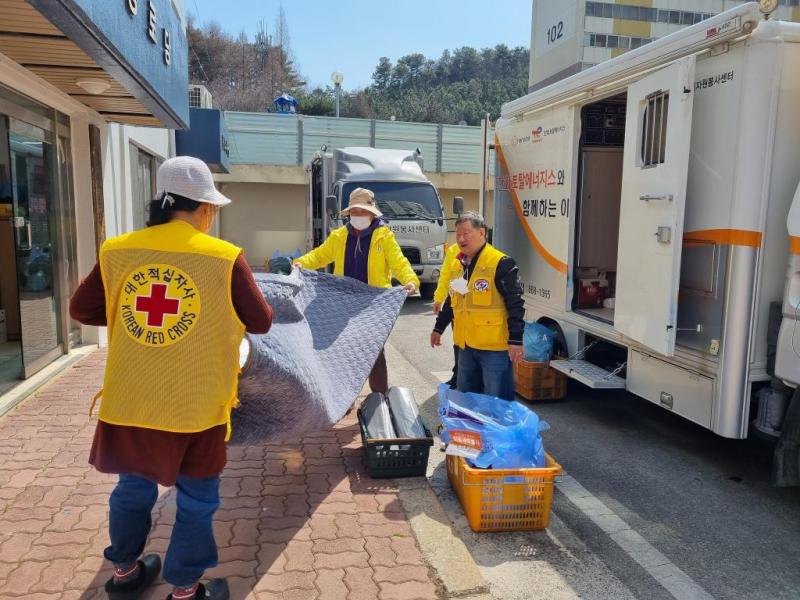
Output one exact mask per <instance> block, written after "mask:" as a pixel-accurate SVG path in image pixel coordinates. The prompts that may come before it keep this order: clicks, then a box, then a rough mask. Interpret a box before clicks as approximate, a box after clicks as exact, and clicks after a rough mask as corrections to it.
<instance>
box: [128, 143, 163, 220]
mask: <svg viewBox="0 0 800 600" xmlns="http://www.w3.org/2000/svg"><path fill="white" fill-rule="evenodd" d="M130 156H131V188H132V189H131V192H132V197H133V227H134V228H135V229H141V228H142V227H144V226H145V223H146V222H147V219H148V209H149V208H150V201H151V200H152V199H153V198H155V196H156V171H158V166H159V165H160V164H161V160H159V159H158V158H156V157H155V156H153V155H152V154H149V153H147V152H145V151H144V150H142V149H141V148H139V147H138V146H136V145H134V144H130Z"/></svg>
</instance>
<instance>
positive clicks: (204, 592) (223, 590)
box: [167, 579, 231, 600]
mask: <svg viewBox="0 0 800 600" xmlns="http://www.w3.org/2000/svg"><path fill="white" fill-rule="evenodd" d="M230 597H231V594H230V592H229V591H228V582H227V581H225V580H224V579H212V580H211V581H209V582H208V583H207V584H205V585H203V584H202V583H201V584H200V585H199V586H197V591H196V592H195V593H194V600H228V599H229V598H230ZM167 600H172V594H170V595H169V596H167Z"/></svg>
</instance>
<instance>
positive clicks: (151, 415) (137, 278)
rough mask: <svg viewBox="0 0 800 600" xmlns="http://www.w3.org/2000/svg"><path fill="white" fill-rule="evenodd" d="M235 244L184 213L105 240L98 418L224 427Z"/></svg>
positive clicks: (238, 332) (232, 377) (232, 388)
mask: <svg viewBox="0 0 800 600" xmlns="http://www.w3.org/2000/svg"><path fill="white" fill-rule="evenodd" d="M240 252H241V250H240V249H239V248H237V247H236V246H233V245H232V244H229V243H228V242H224V241H222V240H219V239H216V238H213V237H211V236H208V235H205V234H203V233H200V232H199V231H197V230H196V229H195V228H194V227H192V226H191V225H189V224H188V223H185V222H183V221H172V222H170V223H167V224H164V225H157V226H154V227H148V228H147V229H143V230H141V231H135V232H133V233H129V234H126V235H122V236H120V237H116V238H113V239H110V240H108V241H107V242H105V243H104V244H103V247H102V249H101V250H100V269H101V271H102V275H103V284H104V286H105V291H106V315H107V318H108V332H109V352H108V361H107V364H106V372H105V382H104V386H103V392H102V394H103V401H102V404H101V405H100V414H99V418H100V420H101V421H104V422H106V423H111V424H114V425H130V426H136V427H145V428H148V429H159V430H162V431H173V432H183V433H189V432H197V431H204V430H206V429H210V428H211V427H215V426H217V425H222V424H224V423H227V424H228V426H229V427H230V411H231V409H232V408H233V406H234V405H235V403H236V396H237V383H238V374H239V345H240V343H241V341H242V337H243V336H244V331H245V327H244V325H243V324H242V322H241V321H240V320H239V318H238V316H237V315H236V311H235V310H234V307H233V301H232V298H231V276H232V272H233V264H234V262H235V261H236V258H237V257H238V256H239V254H240Z"/></svg>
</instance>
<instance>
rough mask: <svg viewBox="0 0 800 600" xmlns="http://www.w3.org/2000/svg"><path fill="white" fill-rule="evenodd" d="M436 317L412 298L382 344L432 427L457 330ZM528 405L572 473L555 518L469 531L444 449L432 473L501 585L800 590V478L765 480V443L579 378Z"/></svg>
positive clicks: (552, 590) (647, 591)
mask: <svg viewBox="0 0 800 600" xmlns="http://www.w3.org/2000/svg"><path fill="white" fill-rule="evenodd" d="M433 322H434V317H433V315H432V313H431V306H430V303H428V302H425V301H423V300H421V299H419V298H413V299H410V300H409V302H408V303H407V304H406V306H405V308H404V309H403V313H402V315H401V316H400V318H399V320H398V322H397V324H396V326H395V329H394V331H393V333H392V336H391V338H390V340H389V344H388V345H387V356H388V358H389V364H390V369H391V370H390V380H391V382H392V384H394V385H408V386H409V387H412V388H413V389H414V390H415V392H416V394H417V399H418V402H419V403H420V405H421V407H422V412H423V415H424V417H425V419H426V421H427V422H428V424H429V425H433V426H435V424H436V405H437V399H436V396H435V390H436V385H437V384H438V383H439V382H440V381H442V380H443V379H445V378H446V377H447V376H448V373H447V372H448V371H449V370H450V368H451V367H452V349H451V346H450V344H451V341H450V338H449V333H448V334H447V335H446V336H445V338H444V339H443V344H444V345H443V346H442V347H441V348H436V349H432V348H430V345H429V337H430V331H431V329H432V327H433ZM532 406H533V408H534V410H536V411H537V413H538V414H539V415H540V416H541V417H542V418H543V419H545V420H546V421H547V422H548V423H549V424H550V427H551V429H550V431H548V432H547V433H545V434H544V436H545V437H544V439H545V448H546V450H547V451H548V452H549V453H550V454H551V455H552V456H553V457H554V458H555V459H556V460H557V461H558V462H559V463H560V464H561V465H562V466H563V467H564V470H565V473H566V475H565V477H564V478H563V479H562V480H561V482H560V483H559V484H558V485H557V488H556V492H555V496H554V503H553V513H552V520H551V523H550V527H549V528H548V530H547V531H543V532H532V533H510V534H486V533H484V534H475V533H473V532H471V531H470V530H469V527H468V526H467V523H466V520H465V519H464V517H463V513H462V511H461V509H460V507H459V505H458V501H457V499H456V498H455V497H454V495H453V493H452V491H451V490H450V488H449V484H448V483H447V478H446V474H445V470H444V465H443V463H442V461H443V455H442V454H441V453H440V452H434V453H433V454H436V455H437V456H434V457H433V460H432V461H431V468H430V473H429V478H430V481H431V484H432V486H433V488H434V490H435V491H436V493H437V495H438V497H439V500H440V502H441V503H442V505H443V506H444V508H445V510H446V512H447V514H448V515H449V517H450V519H451V522H452V523H453V527H454V530H455V531H456V532H457V534H458V535H459V537H461V539H462V540H463V541H464V543H465V545H466V547H467V549H468V550H469V552H470V554H471V555H472V557H473V559H474V561H475V563H476V564H477V566H478V569H479V570H480V572H481V574H482V575H483V577H484V578H485V580H486V582H487V586H488V589H489V591H490V592H491V595H492V596H493V597H494V598H498V599H502V600H505V599H517V598H520V599H522V598H526V599H528V598H548V599H551V598H598V599H600V598H603V599H605V598H647V599H660V598H717V599H732V600H733V599H736V600H739V599H745V598H748V599H749V598H754V599H755V598H758V599H761V598H763V599H784V598H787V599H788V598H800V569H798V568H797V567H798V563H799V562H800V535H799V533H800V489H776V488H772V487H771V486H770V483H769V474H770V460H771V448H770V446H769V445H768V444H766V443H764V442H763V441H761V440H744V441H736V440H727V439H724V438H721V437H719V436H716V435H715V434H713V433H711V432H709V431H706V430H704V429H702V428H701V427H699V426H697V425H694V424H693V423H690V422H688V421H686V420H684V419H682V418H680V417H678V416H676V415H673V414H670V413H668V412H667V411H665V410H663V409H661V408H659V407H657V406H655V405H653V404H650V403H649V402H647V401H645V400H643V399H640V398H637V397H635V396H633V395H631V394H628V393H626V392H621V391H595V390H590V389H588V388H585V387H583V386H581V385H580V384H578V383H576V382H570V386H569V393H568V396H567V398H566V399H564V400H560V401H553V402H545V403H536V404H535V405H532Z"/></svg>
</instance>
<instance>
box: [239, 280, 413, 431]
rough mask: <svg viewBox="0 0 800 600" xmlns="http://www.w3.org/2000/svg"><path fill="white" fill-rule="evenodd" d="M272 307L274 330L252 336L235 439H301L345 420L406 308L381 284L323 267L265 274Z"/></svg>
mask: <svg viewBox="0 0 800 600" xmlns="http://www.w3.org/2000/svg"><path fill="white" fill-rule="evenodd" d="M256 281H257V283H258V285H259V287H260V288H261V291H262V292H263V293H264V297H265V298H266V299H267V301H268V302H269V303H270V304H271V305H272V308H273V311H274V314H273V324H272V329H271V330H270V332H269V333H268V334H267V335H248V336H247V337H248V340H249V342H250V353H249V356H248V359H247V362H246V363H245V365H244V367H243V369H242V374H241V377H240V379H239V399H240V401H241V405H240V406H239V408H237V409H236V410H234V411H233V416H232V424H233V434H232V438H231V443H234V444H236V443H238V444H243V443H261V442H265V441H270V440H297V438H299V437H300V436H302V435H304V434H306V433H310V432H313V431H319V430H322V429H328V428H329V427H331V426H332V425H333V424H334V423H336V422H337V421H339V420H340V419H341V418H342V417H343V416H344V414H345V412H346V411H347V409H348V408H350V406H351V405H352V404H353V402H354V401H355V400H356V398H357V397H358V394H359V393H360V392H361V389H362V387H363V385H364V382H365V381H366V380H367V377H368V376H369V372H370V371H371V370H372V365H373V364H374V363H375V359H376V358H377V357H378V353H379V352H380V351H381V348H383V345H384V344H385V343H386V338H388V337H389V333H391V331H392V327H394V323H395V321H396V320H397V315H398V314H399V313H400V309H401V307H402V306H403V302H404V300H405V292H404V291H403V290H402V288H399V287H396V288H392V289H380V288H375V287H371V286H368V285H366V284H363V283H361V282H360V281H356V280H355V279H350V278H348V277H334V276H332V275H328V274H326V273H319V272H316V271H308V270H303V271H295V272H294V273H292V274H291V275H272V274H268V275H265V274H257V275H256Z"/></svg>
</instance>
